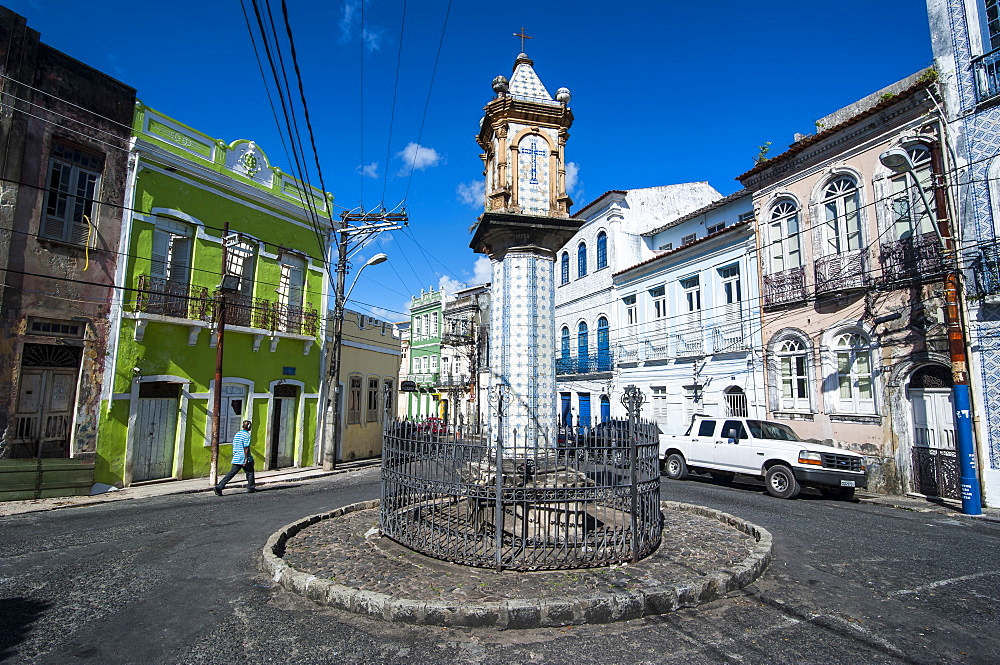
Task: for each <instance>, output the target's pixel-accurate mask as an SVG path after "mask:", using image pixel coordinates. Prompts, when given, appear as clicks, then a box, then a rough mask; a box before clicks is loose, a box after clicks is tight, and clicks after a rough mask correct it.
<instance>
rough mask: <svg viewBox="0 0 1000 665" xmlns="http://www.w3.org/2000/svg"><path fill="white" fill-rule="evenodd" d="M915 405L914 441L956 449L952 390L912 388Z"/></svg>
mask: <svg viewBox="0 0 1000 665" xmlns="http://www.w3.org/2000/svg"><path fill="white" fill-rule="evenodd" d="M909 392H910V402H911V404H912V405H913V443H914V445H916V446H921V447H925V448H943V449H947V450H954V449H955V417H954V413H955V410H954V407H953V406H952V401H951V390H950V389H947V388H925V389H922V390H910V391H909Z"/></svg>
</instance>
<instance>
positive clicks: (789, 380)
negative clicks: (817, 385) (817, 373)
mask: <svg viewBox="0 0 1000 665" xmlns="http://www.w3.org/2000/svg"><path fill="white" fill-rule="evenodd" d="M777 356H778V365H779V367H780V371H781V408H782V409H788V410H792V411H808V410H809V374H808V370H807V368H808V364H807V362H808V356H807V354H806V347H805V344H803V343H802V341H801V340H798V339H786V340H785V341H783V342H782V343H781V345H780V346H778V351H777Z"/></svg>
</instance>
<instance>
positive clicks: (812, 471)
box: [660, 416, 868, 499]
mask: <svg viewBox="0 0 1000 665" xmlns="http://www.w3.org/2000/svg"><path fill="white" fill-rule="evenodd" d="M660 459H661V460H662V468H663V471H664V472H665V473H666V474H667V477H669V478H671V479H673V480H682V479H684V478H686V477H687V475H688V472H694V473H710V474H711V475H712V477H713V478H715V479H716V480H719V481H722V482H729V481H731V480H732V479H733V476H734V475H736V474H737V473H742V474H746V475H750V476H756V477H757V478H763V479H764V484H765V486H766V487H767V491H768V493H770V494H771V495H772V496H776V497H778V498H781V499H794V498H795V497H797V496H798V495H799V491H800V490H801V489H802V486H809V487H816V488H818V489H819V491H820V492H821V493H822V494H823V496H826V497H829V498H839V499H850V498H851V497H853V496H854V490H855V488H857V487H867V486H868V474H867V471H866V469H865V459H864V457H862V456H861V455H858V454H856V453H852V452H850V451H848V450H843V449H841V448H834V447H833V446H824V445H821V444H817V443H809V442H806V441H803V440H801V439H800V438H799V437H798V436H797V435H796V434H795V432H793V431H792V429H791V428H790V427H788V425H783V424H781V423H776V422H772V421H769V420H754V419H751V418H715V417H711V416H695V417H694V419H693V420H692V421H691V426H690V427H689V428H688V432H687V434H683V435H672V436H670V435H664V436H661V437H660Z"/></svg>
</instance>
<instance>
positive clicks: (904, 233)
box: [892, 143, 934, 240]
mask: <svg viewBox="0 0 1000 665" xmlns="http://www.w3.org/2000/svg"><path fill="white" fill-rule="evenodd" d="M906 154H907V155H908V156H909V157H910V163H912V164H913V175H914V176H916V182H919V183H920V188H921V189H923V190H924V195H923V196H921V195H920V190H918V189H917V186H916V185H915V184H914V178H913V177H911V176H910V174H909V173H901V174H899V175H897V176H895V177H894V178H892V225H893V230H892V240H907V239H909V238H913V237H915V236H921V235H923V234H925V233H934V220H933V219H932V212H931V214H929V211H928V210H927V209H926V208H925V207H924V200H926V201H927V202H928V203H930V205H931V206H933V205H934V193H933V191H932V187H933V183H932V174H931V151H930V149H929V148H928V147H927V146H925V145H923V144H922V143H915V144H913V145H910V146H907V147H906Z"/></svg>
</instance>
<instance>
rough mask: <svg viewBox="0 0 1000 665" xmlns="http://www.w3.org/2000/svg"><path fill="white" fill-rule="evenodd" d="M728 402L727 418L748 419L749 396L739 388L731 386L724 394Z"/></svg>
mask: <svg viewBox="0 0 1000 665" xmlns="http://www.w3.org/2000/svg"><path fill="white" fill-rule="evenodd" d="M723 397H725V400H726V416H727V417H729V418H746V417H747V416H748V415H749V409H748V407H747V394H746V393H745V392H743V389H742V388H740V387H739V386H729V387H728V388H726V389H725V391H724V392H723Z"/></svg>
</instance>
